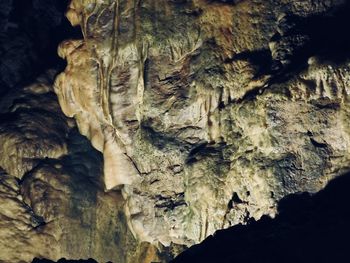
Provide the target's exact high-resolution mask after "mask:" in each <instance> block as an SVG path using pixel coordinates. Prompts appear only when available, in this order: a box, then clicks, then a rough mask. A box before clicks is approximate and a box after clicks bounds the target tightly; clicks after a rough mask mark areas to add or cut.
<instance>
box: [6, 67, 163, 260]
mask: <svg viewBox="0 0 350 263" xmlns="http://www.w3.org/2000/svg"><path fill="white" fill-rule="evenodd" d="M52 77H53V72H49V73H47V74H46V75H45V76H42V77H40V78H39V79H38V80H37V81H36V83H34V84H32V85H30V86H27V87H25V88H23V89H22V90H18V91H17V92H18V93H17V92H16V93H12V96H6V97H4V98H3V101H2V105H6V104H7V105H8V107H4V108H3V112H2V113H1V114H0V120H1V124H0V130H1V135H0V138H1V141H2V145H3V147H2V149H1V152H0V156H1V158H0V160H1V167H2V168H3V169H4V170H2V171H1V173H0V226H1V230H0V262H4V263H5V262H6V263H16V262H31V261H32V260H33V259H34V258H35V257H37V258H49V259H53V260H58V259H60V258H62V257H65V258H69V259H87V258H95V259H96V260H98V261H99V262H107V261H115V260H116V259H117V260H118V262H151V261H152V260H153V261H156V260H159V258H160V257H161V255H160V254H159V253H158V251H157V249H156V248H155V247H153V246H150V245H149V244H145V243H143V244H139V243H138V242H137V241H136V240H135V238H134V237H133V235H132V233H131V232H130V230H129V229H128V226H127V220H126V218H125V214H124V212H123V204H124V201H123V197H122V195H121V194H120V192H109V193H105V192H104V191H103V187H102V185H103V184H102V183H101V178H102V167H103V159H102V156H101V155H100V154H99V152H97V151H96V150H94V149H93V148H92V146H91V145H90V142H89V141H88V140H87V139H86V138H84V137H83V136H81V135H80V134H79V133H78V130H77V128H76V126H75V122H74V120H72V119H68V118H66V117H65V116H64V115H63V113H62V112H61V110H60V107H59V105H58V101H57V97H56V95H55V93H54V92H53V88H52V81H53V80H52ZM125 248H127V249H125ZM158 254H159V256H158ZM144 255H148V256H144Z"/></svg>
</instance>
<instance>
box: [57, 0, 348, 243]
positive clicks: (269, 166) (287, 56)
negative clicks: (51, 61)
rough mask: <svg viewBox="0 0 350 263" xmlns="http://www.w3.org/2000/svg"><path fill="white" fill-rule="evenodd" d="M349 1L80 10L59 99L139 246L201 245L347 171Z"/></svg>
mask: <svg viewBox="0 0 350 263" xmlns="http://www.w3.org/2000/svg"><path fill="white" fill-rule="evenodd" d="M345 4H346V3H345V2H344V1H311V0H308V1H273V0H269V1H259V0H254V1H253V0H251V1H204V0H189V1H165V0H162V1H158V0H157V1H155V0H154V1H152V0H144V1H135V0H124V1H118V0H113V1H112V0H110V1H108V0H105V1H92V0H89V1H77V0H73V1H72V2H71V3H70V5H69V8H68V11H67V17H68V19H69V20H70V22H71V24H72V25H73V26H80V27H81V30H82V32H83V36H84V38H83V39H81V40H67V41H65V42H64V43H62V44H61V45H60V47H59V50H58V52H59V54H60V56H61V57H62V58H64V59H66V60H67V63H68V65H67V67H66V69H65V71H64V72H63V73H61V74H60V75H59V76H58V78H57V79H56V83H55V92H56V93H57V95H58V97H59V101H60V105H61V107H62V110H63V112H64V113H65V114H66V115H67V116H69V117H74V118H75V119H76V120H77V122H78V126H79V130H80V132H81V133H82V134H83V135H85V136H87V137H88V138H89V139H90V140H91V142H92V144H93V146H94V147H95V148H96V149H98V150H99V151H101V152H102V153H103V156H104V184H105V188H106V190H111V189H114V188H118V189H119V188H121V189H122V191H123V196H124V198H125V199H126V200H127V203H126V206H125V211H126V214H127V218H128V222H129V227H130V229H131V231H132V232H133V234H134V235H135V237H136V238H137V239H138V240H140V241H147V242H150V243H154V244H157V243H158V242H159V243H161V244H163V245H164V246H169V245H170V244H172V243H175V244H183V245H186V246H189V245H192V244H194V243H197V242H199V241H201V240H203V239H204V238H205V237H207V236H208V235H210V234H212V233H214V232H215V231H216V230H217V229H221V228H225V227H228V226H232V225H235V224H238V223H244V222H246V221H247V220H248V219H249V218H255V219H259V218H260V217H261V216H262V215H270V216H274V215H275V212H276V209H275V207H276V203H277V202H278V200H280V199H281V198H282V197H283V196H285V195H288V194H290V193H295V192H299V191H309V192H317V191H318V190H320V189H322V188H323V187H324V186H325V184H326V183H327V182H328V181H329V180H330V179H331V178H334V177H335V176H337V175H338V174H339V172H341V171H343V170H346V169H347V167H348V165H349V164H350V162H349V158H350V154H349V143H350V138H349V132H350V130H349V127H348V120H349V115H348V114H349V110H348V108H349V107H348V96H349V84H350V78H349V69H350V68H349V61H348V60H347V59H344V60H343V61H341V62H339V63H338V62H337V63H335V62H333V61H332V59H333V57H331V56H330V53H329V51H332V50H329V49H330V48H331V47H330V46H328V47H327V46H326V44H325V43H327V44H330V43H328V42H327V41H330V40H329V36H331V35H335V34H336V33H334V32H331V29H332V26H334V25H336V26H338V27H342V26H344V24H343V22H344V20H346V15H344V13H342V11H341V10H343V9H345V8H347V7H346V6H345ZM318 23H319V25H323V26H324V28H323V31H322V32H320V29H319V28H317V25H318ZM327 30H328V31H327ZM338 37H340V38H341V39H340V41H339V42H341V43H342V44H344V43H343V42H346V41H348V40H347V39H345V38H344V37H343V38H342V37H341V36H338ZM320 39H323V43H320V42H319V40H320ZM346 43H347V42H346ZM341 47H343V46H341ZM341 47H338V46H336V45H333V48H341ZM327 48H328V50H327ZM333 51H334V50H333ZM344 52H345V51H344Z"/></svg>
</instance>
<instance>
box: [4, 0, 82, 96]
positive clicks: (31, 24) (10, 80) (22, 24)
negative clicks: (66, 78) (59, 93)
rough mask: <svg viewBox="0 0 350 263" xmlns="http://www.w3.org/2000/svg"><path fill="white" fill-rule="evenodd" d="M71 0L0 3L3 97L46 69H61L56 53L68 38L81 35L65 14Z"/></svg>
mask: <svg viewBox="0 0 350 263" xmlns="http://www.w3.org/2000/svg"><path fill="white" fill-rule="evenodd" d="M68 3H69V1H68V0H28V1H22V0H4V1H1V3H0V9H1V11H0V56H1V61H0V96H4V94H6V93H7V92H8V91H10V90H11V89H16V87H17V86H20V85H22V86H23V85H27V84H30V83H31V82H33V80H34V79H35V78H36V77H38V76H39V75H40V74H42V73H43V72H45V71H46V70H47V69H56V70H57V71H58V72H59V71H62V70H63V69H64V68H65V66H66V62H65V61H64V60H63V59H61V58H59V57H58V55H57V47H58V44H59V43H60V42H62V41H63V40H65V39H71V38H73V39H75V38H82V34H81V31H80V29H79V28H73V27H72V26H71V25H70V23H69V21H68V20H67V18H66V17H65V15H64V13H65V11H66V8H67V5H68Z"/></svg>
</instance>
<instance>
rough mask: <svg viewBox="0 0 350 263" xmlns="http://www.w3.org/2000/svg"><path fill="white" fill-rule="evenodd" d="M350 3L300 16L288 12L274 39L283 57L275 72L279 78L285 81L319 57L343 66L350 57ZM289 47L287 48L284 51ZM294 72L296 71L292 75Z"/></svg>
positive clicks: (323, 60)
mask: <svg viewBox="0 0 350 263" xmlns="http://www.w3.org/2000/svg"><path fill="white" fill-rule="evenodd" d="M349 14H350V2H349V1H345V3H344V4H343V5H340V6H338V7H337V8H334V9H333V10H329V11H327V12H326V13H324V14H319V15H313V16H309V17H299V16H296V15H292V14H286V16H285V17H284V18H282V19H281V20H280V21H279V24H278V32H277V33H276V34H275V35H274V36H273V37H272V39H271V41H274V42H276V43H277V46H278V45H279V47H278V48H279V49H280V50H279V52H280V53H281V54H280V59H283V60H287V61H288V63H287V64H284V65H283V64H280V61H278V59H277V60H274V61H273V63H272V65H271V73H275V74H276V76H277V77H276V78H275V80H276V81H284V80H286V79H288V78H289V77H290V76H295V73H299V72H300V71H302V70H304V69H305V68H306V67H307V64H308V58H310V57H317V58H318V60H319V61H320V62H326V63H327V64H330V65H339V64H341V63H344V62H345V61H346V60H348V59H349V58H350V34H349V26H350V15H349ZM284 49H285V50H284ZM291 73H292V74H291Z"/></svg>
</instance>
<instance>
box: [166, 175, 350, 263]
mask: <svg viewBox="0 0 350 263" xmlns="http://www.w3.org/2000/svg"><path fill="white" fill-rule="evenodd" d="M349 186H350V174H346V175H343V176H341V177H339V178H336V179H335V180H333V181H332V182H330V183H329V184H328V185H327V186H326V188H325V189H323V190H321V191H320V192H318V193H316V194H309V193H299V194H291V195H289V196H287V197H285V198H283V199H282V200H281V201H280V202H279V205H278V210H279V214H278V215H277V216H276V218H274V219H271V218H269V217H267V216H265V217H263V218H262V219H260V220H259V221H257V222H254V221H253V220H252V222H250V223H248V225H244V226H242V225H237V226H233V227H231V228H229V229H224V230H219V231H217V233H215V235H214V236H210V237H208V238H207V239H205V240H204V241H203V242H202V243H201V244H199V245H195V246H192V247H191V248H189V249H188V250H186V251H185V252H184V253H182V254H180V255H179V256H178V257H176V259H175V260H174V261H171V262H172V263H192V262H203V263H211V262H215V263H232V262H247V263H280V262H284V263H294V262H300V263H307V262H318V263H319V262H322V263H328V262H346V261H347V260H348V258H349V247H348V242H347V240H348V237H349V235H350V225H349V219H350V209H349V207H348V205H347V204H348V200H349V191H348V189H349ZM330 240H331V242H330Z"/></svg>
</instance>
